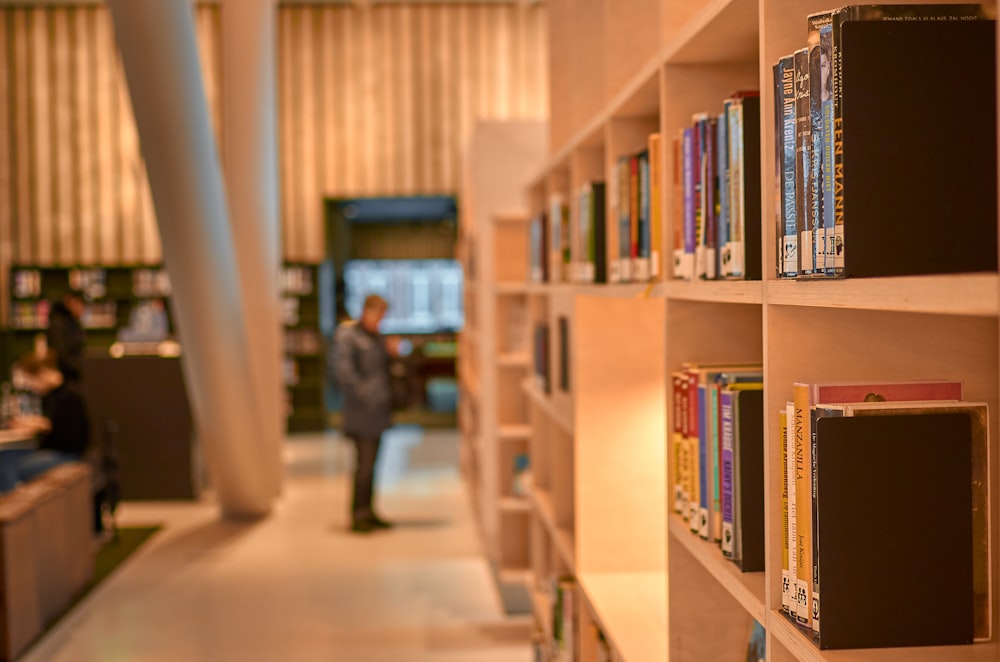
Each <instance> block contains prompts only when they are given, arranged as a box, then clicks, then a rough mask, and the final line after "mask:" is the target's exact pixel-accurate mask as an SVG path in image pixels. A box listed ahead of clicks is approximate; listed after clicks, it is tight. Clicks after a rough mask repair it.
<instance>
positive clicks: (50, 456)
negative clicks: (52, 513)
mask: <svg viewBox="0 0 1000 662" xmlns="http://www.w3.org/2000/svg"><path fill="white" fill-rule="evenodd" d="M13 371H14V374H15V376H16V377H17V379H18V380H19V381H20V382H21V383H23V384H24V385H25V386H26V387H27V389H28V390H31V391H33V392H34V393H36V394H37V395H39V396H41V398H42V415H41V416H37V415H34V416H33V415H26V416H16V417H14V418H13V419H12V420H11V423H10V427H11V428H12V429H15V430H16V429H21V430H25V431H27V432H30V433H32V434H34V435H36V436H37V437H38V447H37V448H31V449H8V450H3V451H0V492H8V491H10V490H12V489H14V487H15V486H16V485H17V483H19V482H22V481H29V480H31V479H32V478H35V477H36V476H38V475H40V474H42V473H44V472H45V471H48V470H49V469H51V468H52V467H55V466H58V465H60V464H63V463H65V462H71V461H79V460H81V459H82V458H83V455H84V453H85V452H86V450H87V446H88V445H89V442H90V422H89V420H88V418H87V408H86V406H85V405H84V401H83V397H82V396H81V395H80V392H79V390H78V386H77V384H76V383H75V382H67V381H66V380H65V379H64V377H63V374H62V373H61V372H60V371H59V368H58V367H57V363H56V357H55V353H54V352H51V351H50V352H49V353H48V354H46V355H45V356H38V355H36V354H31V355H28V356H27V357H25V358H22V359H20V360H19V361H18V362H17V363H15V364H14V368H13Z"/></svg>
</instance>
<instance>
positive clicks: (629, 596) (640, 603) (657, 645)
mask: <svg viewBox="0 0 1000 662" xmlns="http://www.w3.org/2000/svg"><path fill="white" fill-rule="evenodd" d="M577 581H578V582H579V584H580V588H581V589H582V591H583V593H584V598H585V599H586V601H587V602H588V603H589V604H590V608H591V611H592V613H593V614H594V616H595V620H596V621H597V623H598V625H599V626H600V628H601V631H602V632H604V636H605V637H607V638H608V641H609V642H611V646H612V647H613V648H614V649H615V650H616V651H617V652H618V654H619V655H620V656H621V658H622V659H623V660H625V662H643V661H644V660H665V659H667V631H668V628H667V576H666V573H664V572H607V573H603V572H598V573H584V574H582V575H580V576H578V577H577Z"/></svg>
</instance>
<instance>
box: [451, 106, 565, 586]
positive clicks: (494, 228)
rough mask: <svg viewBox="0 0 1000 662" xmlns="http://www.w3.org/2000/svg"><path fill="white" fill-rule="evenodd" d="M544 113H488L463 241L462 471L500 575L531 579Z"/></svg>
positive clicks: (467, 178) (470, 156)
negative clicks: (511, 116) (532, 229)
mask: <svg viewBox="0 0 1000 662" xmlns="http://www.w3.org/2000/svg"><path fill="white" fill-rule="evenodd" d="M545 134H546V125H545V124H544V123H541V122H483V123H480V124H479V125H477V127H476V128H475V131H474V132H473V134H472V137H471V139H470V141H469V143H468V145H467V146H466V153H465V165H466V171H465V173H464V177H463V188H462V194H461V196H460V200H461V209H460V219H459V244H458V248H457V251H456V254H457V255H458V257H459V259H460V260H461V262H462V264H463V266H464V272H465V311H466V320H465V328H464V329H463V331H462V334H461V336H462V337H461V339H460V344H459V347H460V350H459V357H458V375H459V385H460V388H461V391H460V395H459V402H460V408H459V429H460V431H461V446H462V448H463V451H462V456H463V457H465V458H467V460H465V461H464V462H463V476H464V477H465V480H466V484H467V485H468V487H469V491H470V494H471V496H472V503H473V511H474V516H475V518H476V521H477V523H478V527H479V531H480V533H481V535H482V538H483V543H484V547H485V549H486V552H487V555H488V557H489V559H490V561H491V563H492V564H493V566H494V567H495V569H496V576H497V578H498V580H499V581H500V582H504V583H509V582H516V583H524V582H526V581H527V578H528V569H529V567H530V563H529V551H530V550H529V528H530V526H531V513H532V508H531V504H530V502H529V501H528V498H527V496H525V495H522V494H518V493H517V489H516V486H515V482H516V480H515V479H516V470H515V464H516V462H517V458H518V456H521V455H529V454H530V439H531V428H530V427H529V426H528V400H527V397H526V396H525V394H524V393H523V391H522V390H521V383H522V382H523V381H524V380H525V378H526V377H527V374H528V370H529V369H530V364H531V358H530V353H529V347H530V345H529V337H528V335H527V307H528V302H529V298H528V297H529V292H528V284H527V281H528V278H527V276H528V227H529V226H528V221H529V218H528V216H527V205H526V204H525V203H524V202H522V201H521V200H520V198H521V194H522V191H523V188H524V186H525V185H526V177H527V175H526V173H528V172H530V171H531V170H532V169H533V168H536V167H537V166H538V164H539V163H540V162H541V159H542V156H543V155H544V149H545V148H544V143H545Z"/></svg>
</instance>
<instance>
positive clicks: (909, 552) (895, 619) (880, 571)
mask: <svg viewBox="0 0 1000 662" xmlns="http://www.w3.org/2000/svg"><path fill="white" fill-rule="evenodd" d="M972 445H973V444H972V424H971V420H970V416H969V415H968V414H966V413H947V414H938V413H927V414H906V415H891V416H860V417H857V416H856V417H843V418H837V417H833V418H820V419H818V420H817V445H816V449H817V450H816V452H817V456H818V457H817V463H816V467H817V475H816V481H817V502H818V506H819V507H818V509H817V514H818V517H817V523H818V527H819V530H820V531H822V536H823V538H822V543H823V544H822V545H821V546H820V548H819V555H820V558H819V570H820V575H821V585H822V587H823V612H822V628H821V629H820V633H819V647H820V648H821V649H831V648H833V649H837V648H881V647H900V646H946V645H955V644H966V643H972V641H973V634H974V617H973V555H972V554H971V553H970V549H969V546H970V545H969V542H970V541H971V540H972V539H973V526H972V490H971V489H970V477H971V475H972ZM859 458H862V459H863V461H859ZM859 514H868V515H867V516H859ZM935 514H939V516H935ZM928 517H931V518H932V519H933V525H932V526H931V525H929V524H928ZM942 568H947V571H946V572H942V571H941V569H942Z"/></svg>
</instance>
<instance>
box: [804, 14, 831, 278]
mask: <svg viewBox="0 0 1000 662" xmlns="http://www.w3.org/2000/svg"><path fill="white" fill-rule="evenodd" d="M818 37H819V35H818V34H817V35H816V39H815V42H816V43H815V44H813V43H812V41H813V39H812V38H810V47H809V124H810V126H809V192H808V195H807V199H808V201H809V209H808V213H809V216H810V217H811V220H810V223H809V225H810V226H812V236H811V238H810V244H811V246H810V249H811V250H810V254H809V255H807V256H803V259H808V260H809V262H810V263H811V265H812V273H813V275H814V276H825V275H826V255H825V253H824V251H823V241H822V237H823V234H824V225H823V104H822V95H821V93H820V88H821V87H822V72H821V69H822V67H821V60H822V58H821V56H820V45H819V38H818Z"/></svg>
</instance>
